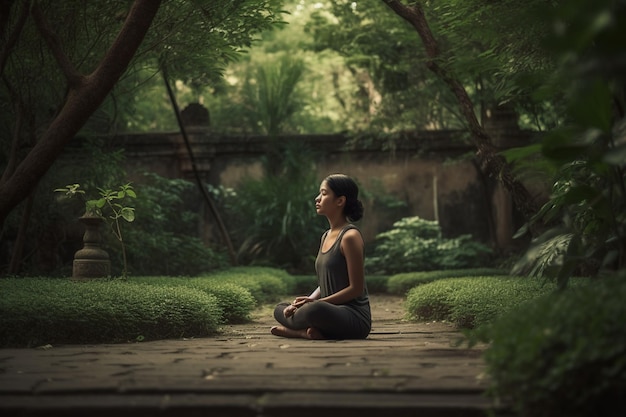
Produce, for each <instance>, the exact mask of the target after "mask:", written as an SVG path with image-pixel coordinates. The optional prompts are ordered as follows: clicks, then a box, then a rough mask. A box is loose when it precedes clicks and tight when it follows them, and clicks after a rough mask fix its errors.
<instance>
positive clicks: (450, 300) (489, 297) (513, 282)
mask: <svg viewBox="0 0 626 417" xmlns="http://www.w3.org/2000/svg"><path fill="white" fill-rule="evenodd" d="M555 288H556V286H555V285H554V284H551V283H544V282H542V281H539V280H537V279H530V278H519V277H505V276H483V277H462V278H448V279H441V280H438V281H434V282H431V283H428V284H424V285H420V286H417V287H414V288H413V289H411V290H410V291H409V292H408V293H407V299H406V310H407V314H408V316H409V318H410V319H414V320H445V321H449V322H451V323H453V324H454V325H456V326H457V327H459V328H466V329H472V328H475V327H478V326H481V325H483V324H486V323H489V322H491V321H492V320H494V319H495V318H496V317H498V316H500V315H501V314H503V313H504V312H506V311H508V310H510V309H512V308H514V307H515V306H518V305H520V304H523V303H525V302H527V301H529V300H533V299H535V298H537V297H539V296H541V295H544V294H546V293H549V292H551V291H553V290H554V289H555Z"/></svg>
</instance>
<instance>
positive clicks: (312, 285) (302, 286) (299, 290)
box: [288, 275, 318, 295]
mask: <svg viewBox="0 0 626 417" xmlns="http://www.w3.org/2000/svg"><path fill="white" fill-rule="evenodd" d="M294 281H295V284H294V289H293V295H309V294H311V293H312V292H313V291H314V290H315V289H316V288H317V285H318V284H317V277H316V276H315V275H294ZM288 295H292V294H288Z"/></svg>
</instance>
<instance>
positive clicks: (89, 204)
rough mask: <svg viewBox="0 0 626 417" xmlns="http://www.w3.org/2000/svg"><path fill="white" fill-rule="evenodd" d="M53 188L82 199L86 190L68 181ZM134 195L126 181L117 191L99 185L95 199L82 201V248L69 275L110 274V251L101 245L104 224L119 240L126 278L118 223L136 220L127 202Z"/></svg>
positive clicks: (122, 242) (99, 275)
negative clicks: (63, 185) (101, 232)
mask: <svg viewBox="0 0 626 417" xmlns="http://www.w3.org/2000/svg"><path fill="white" fill-rule="evenodd" d="M54 191H55V192H60V193H63V194H64V195H65V197H66V198H73V197H76V196H80V197H81V198H83V199H84V198H85V197H84V196H85V191H84V190H82V189H81V188H80V184H70V185H67V186H65V187H64V188H57V189H56V190H54ZM133 198H137V195H136V193H135V191H134V189H133V187H132V185H131V184H130V183H129V184H125V185H121V186H120V187H119V188H118V189H117V190H110V189H103V188H98V197H97V198H94V199H89V200H85V213H84V214H83V215H82V216H81V217H79V221H80V222H81V223H82V224H84V226H85V233H84V235H83V248H82V249H80V250H79V251H77V252H76V253H75V254H74V264H73V267H72V278H74V279H88V278H101V277H109V276H110V275H111V262H110V260H109V254H108V253H107V252H106V251H105V250H104V249H102V246H101V242H102V236H101V234H100V228H101V225H102V224H107V225H108V226H109V227H110V229H111V232H112V233H113V235H114V236H115V237H116V239H117V240H118V241H119V242H120V246H121V249H122V259H123V263H124V265H123V267H124V268H123V272H122V275H123V278H126V277H127V275H128V265H127V262H126V247H125V245H124V239H123V236H122V228H121V224H120V222H121V220H122V219H123V220H125V221H127V222H129V223H131V222H133V221H134V220H135V209H134V207H131V206H128V205H126V203H127V202H128V199H133Z"/></svg>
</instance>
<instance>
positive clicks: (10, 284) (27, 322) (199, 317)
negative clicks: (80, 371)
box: [0, 278, 222, 347]
mask: <svg viewBox="0 0 626 417" xmlns="http://www.w3.org/2000/svg"><path fill="white" fill-rule="evenodd" d="M0 288H1V290H0V292H1V293H2V297H0V340H1V341H2V346H4V347H7V346H19V347H24V346H39V345H45V344H63V343H114V342H134V341H142V340H155V339H167V338H180V337H202V336H208V335H211V334H214V333H216V332H217V330H218V326H219V324H220V321H221V316H222V310H221V309H220V307H219V304H218V302H217V299H216V298H215V296H212V295H209V294H207V293H205V292H201V291H197V290H193V289H191V288H186V287H183V286H177V287H164V286H154V285H145V284H135V283H129V282H124V281H91V282H74V281H69V280H62V279H38V278H25V279H8V278H7V279H2V280H0Z"/></svg>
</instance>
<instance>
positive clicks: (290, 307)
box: [283, 304, 298, 318]
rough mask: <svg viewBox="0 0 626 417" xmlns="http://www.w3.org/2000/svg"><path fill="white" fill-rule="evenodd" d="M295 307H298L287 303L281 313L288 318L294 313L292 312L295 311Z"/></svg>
mask: <svg viewBox="0 0 626 417" xmlns="http://www.w3.org/2000/svg"><path fill="white" fill-rule="evenodd" d="M297 309H298V307H296V306H294V305H293V304H292V305H288V306H287V307H285V309H284V310H283V314H284V315H285V317H287V318H289V317H291V316H293V315H294V313H295V312H296V310H297Z"/></svg>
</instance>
